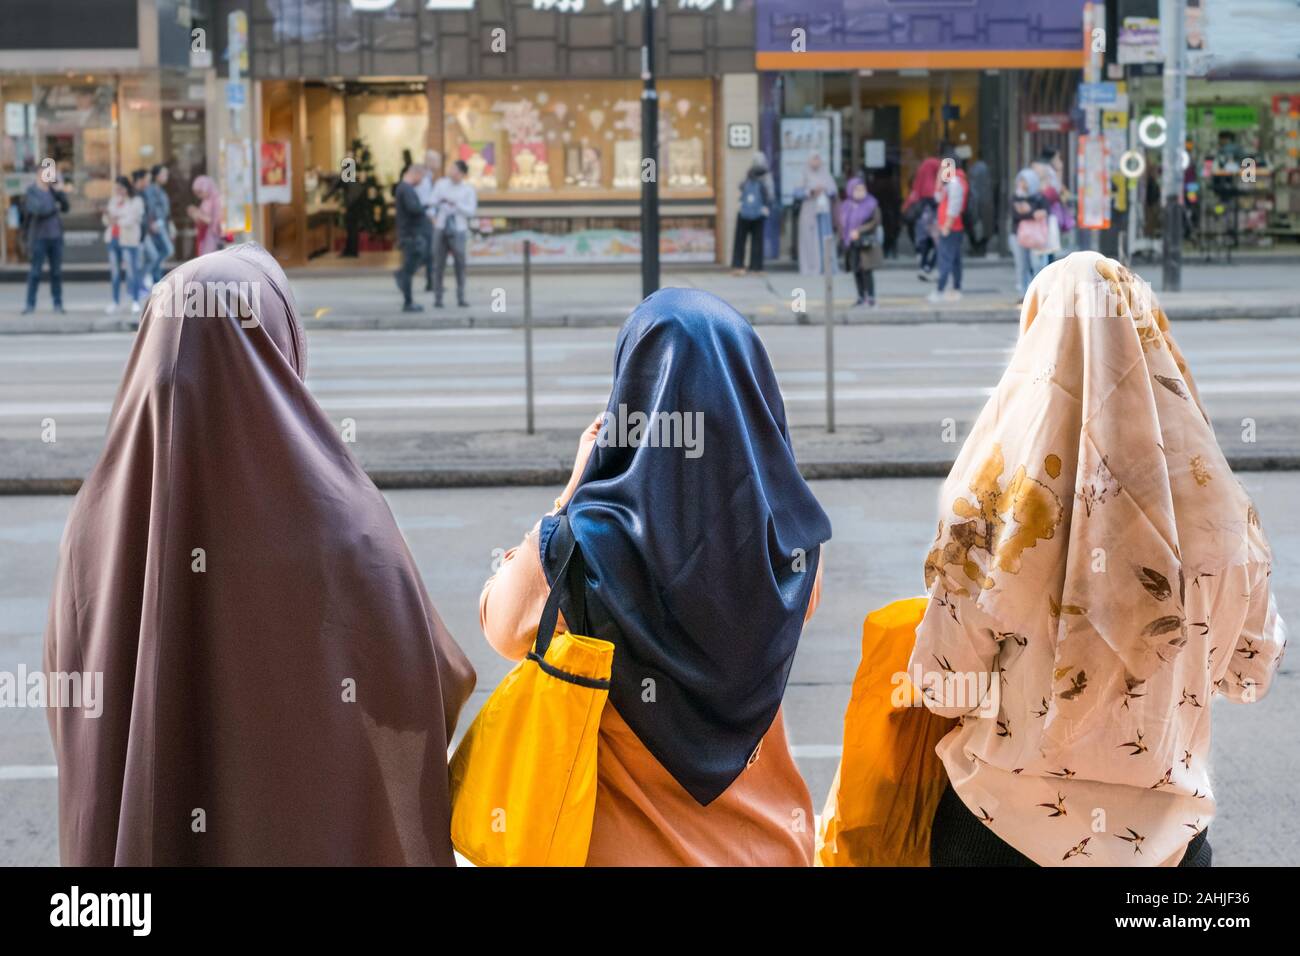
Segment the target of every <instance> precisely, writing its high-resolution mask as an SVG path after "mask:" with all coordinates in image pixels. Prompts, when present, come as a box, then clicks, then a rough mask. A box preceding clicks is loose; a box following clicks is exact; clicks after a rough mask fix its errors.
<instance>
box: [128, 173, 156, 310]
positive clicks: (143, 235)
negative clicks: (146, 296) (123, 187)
mask: <svg viewBox="0 0 1300 956" xmlns="http://www.w3.org/2000/svg"><path fill="white" fill-rule="evenodd" d="M152 181H153V180H152V179H151V178H150V176H149V170H147V169H136V170H132V172H131V191H132V192H134V193H135V194H136V196H138V197H139V198H140V203H141V206H142V207H143V209H144V215H143V216H142V217H141V219H140V271H139V273H138V275H137V279H136V284H137V286H138V287H139V291H140V293H141V294H142V295H143V293H146V292H148V291H149V289H150V287H151V286H152V285H153V268H154V261H153V259H154V255H155V251H154V245H153V243H152V242H151V241H150V240H149V234H150V232H151V231H152V228H153V215H154V213H155V209H154V208H153V207H151V206H150V205H149V196H148V190H149V185H150V183H152Z"/></svg>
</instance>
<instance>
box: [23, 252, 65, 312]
mask: <svg viewBox="0 0 1300 956" xmlns="http://www.w3.org/2000/svg"><path fill="white" fill-rule="evenodd" d="M47 259H48V260H49V263H50V294H51V295H52V296H53V297H54V306H55V308H61V307H62V306H63V237H62V236H60V237H59V238H58V239H33V240H32V243H31V266H30V268H29V269H28V270H27V308H29V309H34V308H36V292H37V290H39V289H40V287H41V268H42V266H44V265H45V262H46V260H47Z"/></svg>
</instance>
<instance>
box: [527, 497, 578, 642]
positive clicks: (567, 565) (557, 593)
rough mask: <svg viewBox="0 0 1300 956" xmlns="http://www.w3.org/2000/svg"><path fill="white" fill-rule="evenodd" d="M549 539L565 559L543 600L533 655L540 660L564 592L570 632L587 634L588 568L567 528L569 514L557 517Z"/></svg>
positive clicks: (555, 621) (566, 619)
mask: <svg viewBox="0 0 1300 956" xmlns="http://www.w3.org/2000/svg"><path fill="white" fill-rule="evenodd" d="M551 540H552V542H554V547H555V548H556V550H557V551H559V553H560V554H562V555H564V559H563V561H562V562H561V564H560V570H559V573H557V574H556V575H555V583H554V584H552V585H551V593H550V594H549V595H548V596H547V598H546V606H545V607H544V608H543V609H542V619H541V621H540V622H539V623H538V625H537V638H536V641H535V652H536V654H537V656H538V657H539V658H544V657H545V656H546V649H547V648H548V647H550V646H551V637H552V636H553V635H554V634H555V625H556V623H557V622H558V621H559V616H560V602H561V600H562V599H563V598H564V595H565V592H568V597H569V611H570V613H569V614H566V615H565V621H566V623H567V624H568V625H569V630H570V631H571V632H573V633H574V634H585V633H586V632H587V566H586V564H585V563H584V562H583V560H582V549H581V548H579V547H578V540H577V539H576V538H575V537H574V536H573V530H572V529H571V528H570V527H569V517H568V515H560V517H559V521H558V523H557V524H556V527H555V531H554V532H553V533H552V536H551ZM529 656H530V657H531V656H532V655H531V654H530V655H529Z"/></svg>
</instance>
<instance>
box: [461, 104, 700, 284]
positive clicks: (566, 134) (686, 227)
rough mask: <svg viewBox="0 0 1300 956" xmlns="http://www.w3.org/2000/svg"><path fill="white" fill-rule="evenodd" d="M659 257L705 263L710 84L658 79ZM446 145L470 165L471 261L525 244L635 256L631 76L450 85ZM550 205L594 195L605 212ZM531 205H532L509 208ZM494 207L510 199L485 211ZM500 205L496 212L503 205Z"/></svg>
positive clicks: (547, 252) (559, 256)
mask: <svg viewBox="0 0 1300 956" xmlns="http://www.w3.org/2000/svg"><path fill="white" fill-rule="evenodd" d="M659 96H660V113H659V141H660V151H659V158H660V164H661V168H660V170H659V175H660V195H661V197H662V199H663V200H664V202H665V204H666V205H665V207H664V209H663V228H662V230H661V233H660V243H661V244H660V254H661V256H662V257H663V258H664V260H665V261H670V262H671V261H677V262H711V261H713V258H714V230H713V219H712V212H711V210H710V212H709V213H708V214H701V212H700V209H699V208H698V206H697V207H696V208H684V207H682V208H681V211H680V212H677V213H675V212H674V209H673V204H674V203H678V204H681V203H688V202H689V201H691V200H698V201H699V204H698V205H705V204H707V205H709V206H711V205H712V201H713V198H714V192H713V175H712V170H713V157H714V153H713V149H714V139H713V136H714V112H713V82H712V80H708V79H699V80H667V81H664V82H662V83H661V84H660V87H659ZM443 105H444V110H443V112H444V117H445V127H444V148H445V150H446V153H447V155H448V157H449V158H452V159H462V160H464V161H465V163H466V165H467V166H468V167H469V173H468V176H467V178H468V180H469V182H470V183H471V184H472V185H473V186H474V187H475V188H476V189H477V190H478V192H479V200H480V206H479V210H480V213H481V214H482V215H481V216H480V218H479V219H478V220H477V222H476V228H475V230H474V235H473V237H472V239H471V242H470V257H471V259H472V260H475V261H490V262H503V263H504V262H516V261H518V260H519V259H520V258H521V257H522V250H523V243H524V241H525V240H529V241H531V242H532V243H533V256H534V258H535V259H537V260H538V261H542V262H544V261H547V260H555V261H560V260H566V259H569V260H571V259H575V258H576V259H583V260H586V261H589V262H634V261H638V260H639V259H640V254H641V248H640V233H639V220H638V219H637V218H636V213H635V208H634V206H632V204H634V203H635V202H636V200H637V198H638V196H639V195H640V189H641V168H642V155H641V101H640V84H639V83H637V81H635V80H610V81H604V82H601V83H599V84H593V83H589V82H581V81H556V82H548V83H545V84H525V83H511V82H486V83H448V84H447V86H446V90H445V93H444V100H443ZM557 202H568V203H578V204H586V203H594V204H596V205H597V206H598V207H603V208H607V209H608V213H607V214H603V215H600V214H595V213H593V212H590V211H584V212H582V213H576V212H574V213H565V212H563V211H559V210H556V209H555V207H554V204H555V203H557ZM529 203H536V204H537V212H536V214H529V213H525V212H524V211H522V210H519V208H518V207H519V206H520V205H523V204H529ZM494 206H496V207H497V208H498V209H500V208H501V207H502V206H511V207H514V208H513V209H511V210H510V211H509V213H508V214H505V215H493V212H494V209H493V207H494ZM502 211H503V212H504V211H505V210H502Z"/></svg>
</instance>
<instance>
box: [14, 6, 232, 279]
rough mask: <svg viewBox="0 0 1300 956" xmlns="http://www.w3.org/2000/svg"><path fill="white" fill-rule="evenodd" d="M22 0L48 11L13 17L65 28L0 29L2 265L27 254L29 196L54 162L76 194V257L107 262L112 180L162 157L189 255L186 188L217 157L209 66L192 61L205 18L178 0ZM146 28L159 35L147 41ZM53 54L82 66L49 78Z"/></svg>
mask: <svg viewBox="0 0 1300 956" xmlns="http://www.w3.org/2000/svg"><path fill="white" fill-rule="evenodd" d="M13 2H14V3H15V4H17V5H19V6H23V7H30V8H32V11H36V10H37V8H39V13H40V16H39V17H38V16H36V15H35V12H32V11H26V10H24V11H12V10H11V11H7V13H8V12H14V13H18V14H19V15H17V16H15V17H13V18H10V22H12V23H15V24H27V25H30V24H35V23H40V22H57V23H59V24H60V26H59V29H58V30H57V31H51V30H44V31H42V30H36V29H32V28H31V27H30V26H28V27H27V29H26V30H25V31H24V30H20V29H14V30H12V31H11V30H10V29H9V28H8V26H6V30H5V31H4V32H3V33H0V111H2V113H0V115H2V117H3V121H2V122H3V125H2V126H0V186H2V189H0V192H2V193H3V199H2V200H0V212H2V213H3V219H2V220H0V222H3V228H2V229H0V265H10V266H13V265H21V264H22V263H23V262H25V261H26V249H25V244H24V242H23V237H22V234H21V230H20V229H19V222H20V216H19V213H20V201H21V197H22V196H23V194H24V193H25V192H26V190H27V187H28V186H29V185H30V184H31V183H33V182H34V181H35V178H36V176H37V174H38V172H39V171H40V169H41V168H42V166H43V165H48V164H53V166H54V167H56V168H57V169H58V171H59V175H60V178H61V180H62V182H63V184H64V188H65V191H66V194H67V196H68V200H69V207H70V208H69V211H68V213H67V215H66V216H65V217H64V235H65V252H64V258H65V261H67V262H68V263H70V264H76V263H95V264H100V263H103V262H105V261H106V258H107V252H106V249H105V246H104V242H103V227H102V225H101V222H100V217H101V215H102V213H103V210H104V207H105V205H106V204H107V202H108V199H109V196H110V195H111V193H112V183H113V180H114V179H115V178H116V177H117V176H120V175H124V174H129V173H130V172H131V171H132V170H134V169H139V168H147V167H152V166H154V165H156V164H159V163H163V164H167V165H168V166H169V167H170V168H171V171H172V178H171V182H170V183H169V185H168V189H169V191H170V193H171V198H172V210H173V214H174V215H175V216H176V217H177V218H176V220H175V221H176V223H177V226H178V228H179V230H180V233H181V240H182V243H181V249H180V250H179V251H181V252H182V253H184V251H185V240H186V239H187V234H188V229H187V220H186V219H185V209H186V207H187V206H188V205H189V203H190V202H191V201H192V200H191V198H190V196H189V194H188V191H187V190H188V184H189V183H190V182H191V181H192V179H193V177H194V176H196V175H199V174H200V173H201V172H202V171H203V170H204V168H205V167H206V163H207V155H206V142H207V135H206V102H207V86H206V71H205V70H203V69H201V68H200V69H191V68H190V66H189V60H190V47H191V38H190V29H191V28H192V27H193V26H194V25H195V23H196V22H201V21H196V20H195V19H194V17H193V11H192V9H191V8H190V7H189V6H188V5H186V4H182V3H179V2H177V0H159V2H158V3H156V4H139V3H137V2H136V0H104V2H102V3H99V4H96V5H94V6H93V9H92V8H88V7H87V5H85V4H79V3H74V2H72V0H41V2H39V3H34V2H30V0H13ZM28 12H32V15H30V16H24V15H22V14H25V13H28ZM143 35H148V36H149V37H151V38H152V39H150V40H149V41H148V42H144V43H142V42H141V40H140V37H141V36H143ZM51 43H57V44H59V45H60V46H59V48H58V49H52V48H51V47H50V44H51ZM52 60H53V61H57V62H77V63H78V64H82V66H81V67H80V68H79V69H78V70H76V71H65V72H63V73H59V74H51V73H48V72H45V70H46V69H48V64H49V63H50V62H51V61H52Z"/></svg>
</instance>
